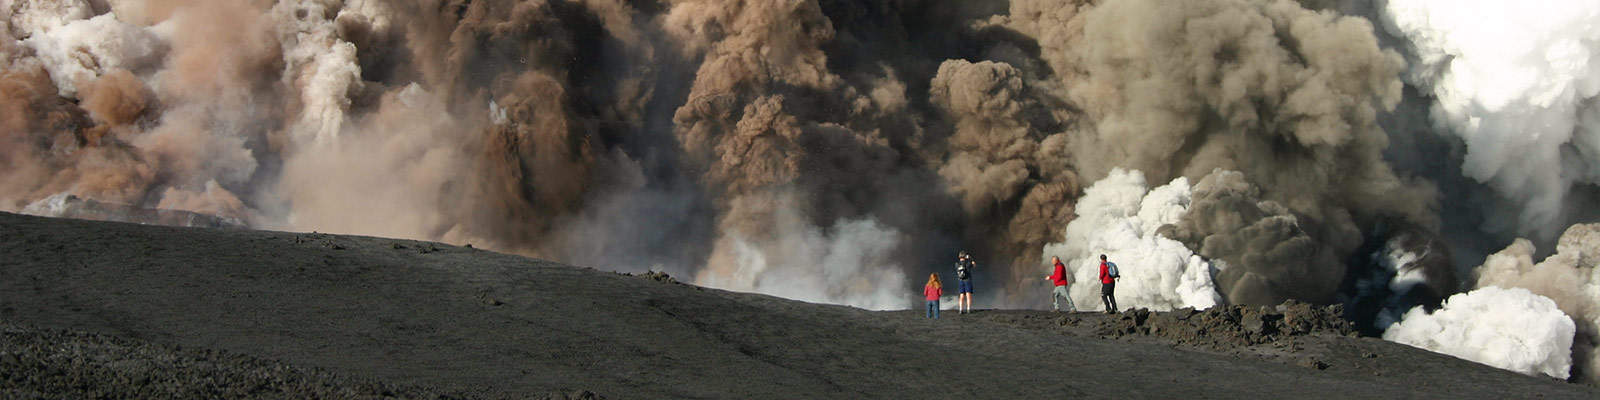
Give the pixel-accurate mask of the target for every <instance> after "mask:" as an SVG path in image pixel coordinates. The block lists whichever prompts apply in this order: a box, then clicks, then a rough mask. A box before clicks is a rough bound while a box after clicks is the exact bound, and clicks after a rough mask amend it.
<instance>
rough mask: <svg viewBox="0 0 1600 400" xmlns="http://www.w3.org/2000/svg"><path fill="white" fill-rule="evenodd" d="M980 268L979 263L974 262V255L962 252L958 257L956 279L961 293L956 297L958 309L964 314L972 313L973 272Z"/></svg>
mask: <svg viewBox="0 0 1600 400" xmlns="http://www.w3.org/2000/svg"><path fill="white" fill-rule="evenodd" d="M977 268H978V262H977V261H972V254H970V253H967V251H966V250H962V251H961V254H960V255H957V256H956V279H957V283H958V286H957V287H958V288H959V291H958V292H957V293H959V294H957V295H956V296H957V297H956V308H957V309H959V310H960V312H961V313H962V314H966V313H970V312H972V272H973V270H975V269H977Z"/></svg>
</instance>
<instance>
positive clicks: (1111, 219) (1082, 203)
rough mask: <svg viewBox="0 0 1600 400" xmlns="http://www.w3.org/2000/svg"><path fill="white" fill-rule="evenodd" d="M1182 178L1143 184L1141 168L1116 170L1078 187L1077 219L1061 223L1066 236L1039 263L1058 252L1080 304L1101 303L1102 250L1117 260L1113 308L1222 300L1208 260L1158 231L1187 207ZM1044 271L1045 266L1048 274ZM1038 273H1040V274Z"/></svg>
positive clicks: (1208, 303)
mask: <svg viewBox="0 0 1600 400" xmlns="http://www.w3.org/2000/svg"><path fill="white" fill-rule="evenodd" d="M1190 193H1191V188H1190V186H1189V180H1188V178H1183V177H1179V178H1177V179H1173V180H1172V182H1171V183H1168V184H1166V185H1163V186H1160V187H1156V188H1154V189H1149V186H1148V185H1147V184H1146V183H1145V178H1144V173H1142V172H1139V171H1136V170H1124V169H1121V168H1116V169H1113V170H1111V173H1110V175H1107V176H1106V178H1105V179H1101V180H1100V181H1098V182H1095V183H1094V185H1091V186H1089V188H1088V189H1085V190H1084V194H1083V197H1082V198H1080V199H1079V200H1078V203H1077V208H1076V210H1077V214H1078V218H1077V219H1074V220H1072V222H1071V223H1068V224H1067V227H1066V241H1064V242H1061V243H1054V244H1050V245H1047V246H1045V248H1044V254H1043V257H1042V258H1043V262H1044V265H1049V261H1050V257H1052V256H1056V257H1061V259H1062V262H1063V263H1065V264H1066V265H1067V269H1068V270H1069V271H1068V272H1069V273H1071V274H1072V276H1073V284H1072V288H1071V289H1070V290H1071V292H1072V301H1073V303H1075V304H1078V305H1079V307H1080V308H1083V309H1089V308H1090V307H1094V306H1095V305H1099V306H1100V307H1104V304H1103V302H1102V301H1100V284H1099V282H1100V279H1099V274H1100V267H1099V266H1100V255H1101V254H1105V255H1106V258H1107V259H1109V260H1110V261H1112V262H1114V263H1116V264H1117V269H1118V271H1119V272H1120V273H1121V275H1122V279H1121V280H1120V281H1118V283H1117V291H1116V295H1117V306H1118V307H1122V308H1135V307H1144V308H1150V309H1153V310H1161V311H1167V310H1172V309H1175V308H1182V307H1194V308H1197V309H1204V308H1210V307H1213V306H1216V305H1217V304H1219V303H1221V302H1222V296H1221V295H1220V294H1218V292H1217V288H1216V285H1215V284H1214V283H1213V282H1212V271H1211V263H1210V262H1207V261H1205V260H1203V259H1202V258H1201V257H1200V256H1198V255H1196V254H1195V253H1194V251H1192V250H1190V249H1189V248H1187V247H1184V245H1183V243H1180V242H1178V241H1176V240H1172V239H1169V238H1167V237H1164V236H1162V235H1160V234H1158V233H1156V231H1157V230H1158V229H1161V227H1163V226H1167V225H1171V224H1176V223H1178V221H1179V220H1181V219H1182V218H1183V215H1184V213H1185V212H1187V211H1188V207H1189V201H1190ZM1046 272H1048V271H1046ZM1041 276H1042V275H1041Z"/></svg>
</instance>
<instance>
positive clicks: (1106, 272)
mask: <svg viewBox="0 0 1600 400" xmlns="http://www.w3.org/2000/svg"><path fill="white" fill-rule="evenodd" d="M1100 283H1117V279H1116V278H1112V277H1111V269H1110V268H1108V267H1106V262H1105V261H1101V262H1100Z"/></svg>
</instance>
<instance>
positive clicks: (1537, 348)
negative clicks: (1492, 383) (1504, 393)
mask: <svg viewBox="0 0 1600 400" xmlns="http://www.w3.org/2000/svg"><path fill="white" fill-rule="evenodd" d="M1572 332H1573V324H1572V319H1571V318H1567V316H1566V315H1565V314H1562V313H1561V310H1559V309H1556V303H1555V302H1553V301H1551V300H1550V299H1549V298H1547V297H1544V296H1540V295H1536V294H1533V293H1532V292H1529V291H1527V290H1525V289H1502V288H1498V287H1487V288H1481V289H1478V290H1474V291H1471V292H1467V293H1462V294H1457V295H1454V296H1450V298H1449V299H1446V300H1445V302H1444V307H1443V308H1440V309H1439V310H1438V311H1436V312H1434V313H1432V314H1428V313H1427V312H1426V311H1424V310H1422V308H1420V307H1419V308H1414V309H1412V310H1411V311H1409V312H1407V313H1406V315H1405V318H1404V319H1403V320H1401V321H1400V322H1399V323H1396V324H1394V325H1393V326H1390V327H1389V330H1388V331H1385V332H1384V334H1383V338H1384V339H1385V340H1391V341H1395V342H1399V343H1403V344H1407V345H1411V346H1415V347H1420V348H1423V349H1427V350H1430V351H1435V352H1439V353H1444V354H1449V355H1452V356H1456V357H1460V358H1463V359H1466V360H1471V361H1475V362H1479V363H1483V364H1487V365H1491V366H1494V367H1497V368H1502V369H1508V370H1512V371H1517V372H1521V373H1524V374H1528V375H1534V374H1545V375H1549V376H1552V377H1556V378H1560V379H1566V378H1567V376H1568V371H1569V368H1570V366H1571V365H1572V353H1571V352H1570V351H1569V349H1570V348H1571V346H1572Z"/></svg>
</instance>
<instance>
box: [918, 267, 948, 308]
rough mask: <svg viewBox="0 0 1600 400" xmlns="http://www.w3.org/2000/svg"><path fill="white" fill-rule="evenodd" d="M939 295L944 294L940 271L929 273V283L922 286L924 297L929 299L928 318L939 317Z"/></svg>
mask: <svg viewBox="0 0 1600 400" xmlns="http://www.w3.org/2000/svg"><path fill="white" fill-rule="evenodd" d="M939 296H944V285H943V284H940V283H939V273H938V272H935V273H931V274H928V284H927V285H924V286H923V287H922V297H923V298H925V299H928V318H933V319H939Z"/></svg>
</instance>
